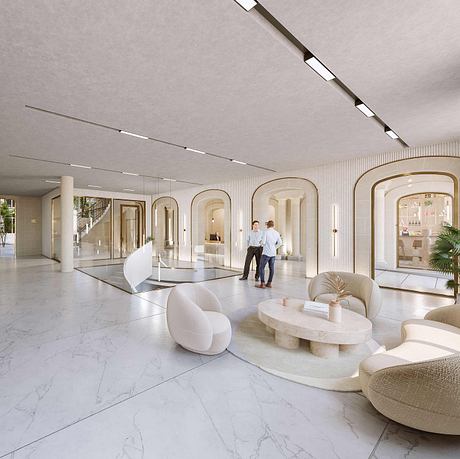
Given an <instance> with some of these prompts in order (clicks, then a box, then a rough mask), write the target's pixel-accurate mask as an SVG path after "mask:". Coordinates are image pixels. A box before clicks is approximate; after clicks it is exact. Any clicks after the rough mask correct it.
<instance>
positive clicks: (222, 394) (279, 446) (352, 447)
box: [0, 258, 460, 459]
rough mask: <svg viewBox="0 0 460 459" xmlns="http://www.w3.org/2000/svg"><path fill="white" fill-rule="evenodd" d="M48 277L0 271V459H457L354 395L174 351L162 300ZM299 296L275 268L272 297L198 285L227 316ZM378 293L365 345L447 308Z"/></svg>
mask: <svg viewBox="0 0 460 459" xmlns="http://www.w3.org/2000/svg"><path fill="white" fill-rule="evenodd" d="M280 267H281V264H280ZM58 268H59V265H58V264H57V263H55V262H53V261H51V260H47V259H41V258H37V259H17V260H15V259H8V258H2V259H0V457H6V458H8V459H13V458H15V459H16V458H46V459H49V458H59V459H62V458H64V459H65V458H85V459H91V458H95V459H96V458H97V459H101V458H102V459H104V458H212V459H214V458H227V457H228V458H264V459H265V458H278V457H280V458H281V457H296V458H320V459H321V458H325V459H328V458H350V459H351V458H353V459H360V458H379V459H382V458H391V459H393V458H403V457H409V458H417V457H420V458H433V457H440V456H443V457H446V458H454V457H458V451H459V450H460V438H458V437H444V436H439V435H430V434H427V433H422V432H418V431H414V430H412V429H408V428H406V427H402V426H400V425H397V424H395V423H393V422H390V421H388V420H387V419H386V418H384V417H383V416H381V415H380V414H378V413H377V412H376V411H375V410H374V409H373V408H372V406H371V405H370V404H369V403H368V401H367V400H366V399H365V398H364V397H363V396H362V395H361V394H359V393H338V392H330V391H323V390H320V389H314V388H310V387H307V386H303V385H299V384H296V383H293V382H289V381H286V380H283V379H280V378H278V377H276V376H272V375H270V374H267V373H265V372H264V371H262V370H260V369H258V368H256V367H254V366H252V365H250V364H248V363H246V362H243V361H241V360H239V359H238V358H236V357H234V356H233V355H231V354H229V353H227V352H226V353H224V354H221V355H220V356H217V357H206V356H199V355H196V354H192V353H189V352H186V351H184V350H182V349H181V348H179V347H177V346H176V345H175V344H174V343H173V342H172V340H171V339H170V337H169V335H168V332H167V328H166V322H165V309H164V308H165V304H166V299H167V295H168V290H157V291H152V292H145V293H142V294H138V295H129V294H127V293H124V292H123V291H120V290H119V289H116V288H114V287H111V286H110V285H107V284H104V283H102V282H100V281H98V280H96V279H94V278H92V277H89V276H87V275H85V274H84V273H81V272H78V271H74V272H73V273H70V274H61V273H60V272H59V269H58ZM307 283H308V281H307V280H305V279H302V278H300V277H298V276H296V275H295V269H290V268H289V267H286V266H284V267H283V269H280V270H279V273H278V276H277V277H276V278H275V283H274V288H273V289H272V290H268V289H267V290H259V289H255V288H254V287H253V283H252V282H249V281H245V282H242V281H239V280H238V278H235V277H233V278H226V279H219V280H214V281H209V282H206V285H207V286H208V287H209V288H211V289H212V290H213V291H214V292H215V293H216V294H217V295H218V297H219V298H220V299H221V300H222V303H223V305H224V308H225V309H226V311H228V312H230V311H233V310H235V309H239V308H241V307H245V306H249V305H255V304H257V303H258V302H259V301H261V300H262V299H263V298H269V297H279V296H285V295H289V296H305V295H306V286H307ZM382 293H383V295H384V298H385V305H384V308H383V311H382V314H381V317H380V319H379V320H380V322H379V323H376V332H377V334H378V330H379V327H380V326H381V325H379V324H382V323H384V322H386V323H387V324H390V325H391V326H392V327H394V329H395V330H397V329H398V327H399V322H400V321H401V320H402V319H405V318H408V317H422V316H423V315H424V314H425V313H426V312H427V311H428V310H430V309H432V308H434V307H438V306H441V305H445V304H449V303H450V302H451V300H450V299H449V298H441V297H434V296H424V295H420V294H413V293H406V292H396V291H391V290H384V291H383V292H382ZM395 344H396V343H395Z"/></svg>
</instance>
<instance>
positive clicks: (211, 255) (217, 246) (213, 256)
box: [195, 240, 225, 266]
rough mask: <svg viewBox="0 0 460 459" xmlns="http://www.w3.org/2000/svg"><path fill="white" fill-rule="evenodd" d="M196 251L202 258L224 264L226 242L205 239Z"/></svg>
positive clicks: (216, 263)
mask: <svg viewBox="0 0 460 459" xmlns="http://www.w3.org/2000/svg"><path fill="white" fill-rule="evenodd" d="M195 253H196V254H197V255H198V257H199V258H201V259H202V260H204V261H206V262H208V263H211V264H214V265H217V266H224V254H225V244H224V242H223V241H208V240H207V241H205V242H204V244H203V245H197V246H196V247H195Z"/></svg>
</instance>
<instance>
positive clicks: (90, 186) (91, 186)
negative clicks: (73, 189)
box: [87, 185, 102, 188]
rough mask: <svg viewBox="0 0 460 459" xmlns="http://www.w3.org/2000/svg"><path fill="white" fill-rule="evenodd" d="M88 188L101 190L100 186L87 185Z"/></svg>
mask: <svg viewBox="0 0 460 459" xmlns="http://www.w3.org/2000/svg"><path fill="white" fill-rule="evenodd" d="M87 186H88V187H89V188H102V187H101V186H99V185H87Z"/></svg>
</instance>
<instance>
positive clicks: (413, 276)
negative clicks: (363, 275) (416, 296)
mask: <svg viewBox="0 0 460 459" xmlns="http://www.w3.org/2000/svg"><path fill="white" fill-rule="evenodd" d="M375 280H376V281H377V283H378V284H379V285H380V286H381V287H391V288H399V289H408V290H415V291H417V292H422V293H423V292H426V293H438V294H442V295H451V294H452V291H451V290H448V289H446V281H447V277H446V276H443V275H436V274H435V273H431V272H430V271H422V270H419V271H418V272H417V270H416V269H412V270H410V269H400V270H379V269H377V270H376V271H375Z"/></svg>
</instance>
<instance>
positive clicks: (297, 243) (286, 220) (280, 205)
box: [252, 177, 318, 277]
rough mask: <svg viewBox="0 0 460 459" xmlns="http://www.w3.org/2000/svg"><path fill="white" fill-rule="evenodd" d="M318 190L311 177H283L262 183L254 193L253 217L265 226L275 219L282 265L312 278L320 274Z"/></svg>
mask: <svg viewBox="0 0 460 459" xmlns="http://www.w3.org/2000/svg"><path fill="white" fill-rule="evenodd" d="M317 216H318V191H317V189H316V187H315V185H313V183H311V182H310V181H309V180H306V179H302V178H295V177H289V178H281V179H275V180H271V181H270V182H266V183H264V184H262V185H260V186H259V187H258V188H257V189H256V190H255V191H254V194H253V195H252V218H253V219H256V220H260V222H261V224H262V227H263V224H264V223H265V222H266V221H267V220H273V221H274V222H275V227H276V229H277V230H278V231H279V233H280V234H281V238H282V239H283V243H284V244H283V246H282V247H280V249H279V251H278V257H279V258H280V259H282V260H285V262H284V263H283V265H284V266H283V268H285V269H286V270H289V271H292V272H293V273H296V274H301V275H305V276H306V277H313V276H315V275H316V274H317V273H318V217H317Z"/></svg>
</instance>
